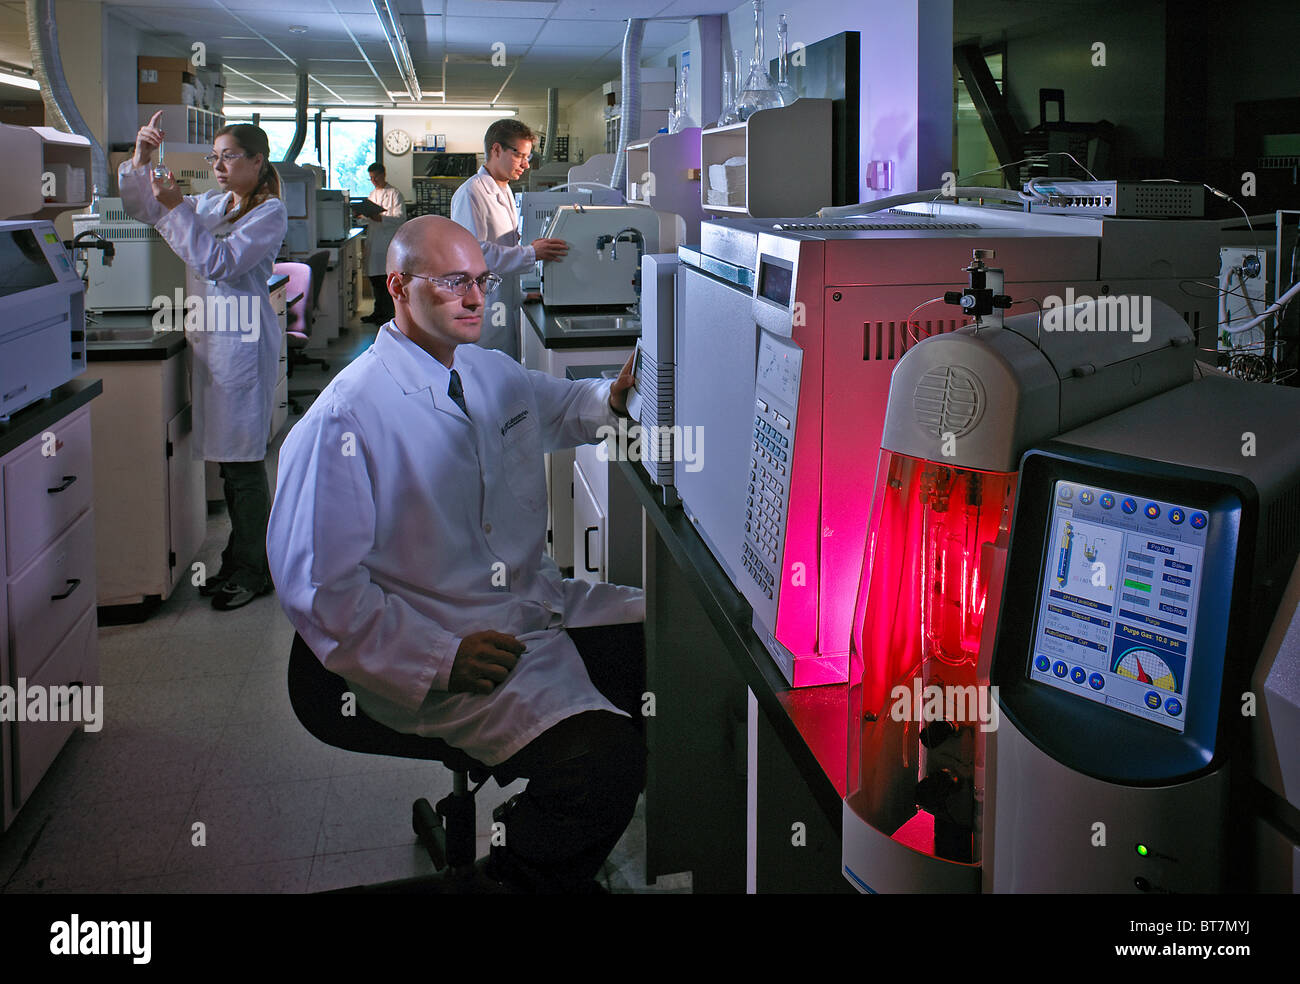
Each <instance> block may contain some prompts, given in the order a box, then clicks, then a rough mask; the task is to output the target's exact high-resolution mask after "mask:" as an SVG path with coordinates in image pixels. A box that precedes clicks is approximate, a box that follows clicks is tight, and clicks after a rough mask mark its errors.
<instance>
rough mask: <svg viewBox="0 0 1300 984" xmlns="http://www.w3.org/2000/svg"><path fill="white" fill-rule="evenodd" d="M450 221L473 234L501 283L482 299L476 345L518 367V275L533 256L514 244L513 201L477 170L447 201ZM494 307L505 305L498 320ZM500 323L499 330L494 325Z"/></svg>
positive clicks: (516, 234) (485, 173)
mask: <svg viewBox="0 0 1300 984" xmlns="http://www.w3.org/2000/svg"><path fill="white" fill-rule="evenodd" d="M451 220H452V221H453V222H455V223H456V224H457V225H459V226H462V227H464V228H466V229H468V230H469V231H470V232H471V233H473V234H474V238H475V239H477V240H478V241H479V246H480V247H481V248H482V250H483V260H484V262H485V263H487V268H488V269H489V270H491V271H492V272H493V273H495V274H497V276H499V277H501V278H502V283H501V286H500V287H498V288H497V291H496V295H495V296H494V297H490V298H488V308H487V311H486V312H485V313H484V317H483V333H482V336H481V337H480V338H479V341H478V344H479V345H481V346H483V347H484V348H495V349H500V350H501V351H502V352H505V353H506V354H507V355H509V356H511V357H512V358H514V359H515V360H516V361H518V360H519V354H520V353H519V305H520V303H521V298H520V294H519V274H521V273H525V272H527V271H528V269H529V268H530V267H532V265H533V264H534V263H536V262H537V254H536V253H535V252H534V251H533V247H532V246H531V245H528V244H525V245H522V246H521V245H520V244H519V214H518V212H516V210H515V199H514V196H513V195H512V194H511V193H510V192H509V191H508V190H507V189H505V188H502V187H501V186H500V185H499V184H497V183H496V179H495V178H493V177H492V175H490V174H489V173H488V170H487V168H486V167H480V168H479V169H478V174H476V175H474V177H472V178H470V179H469V180H468V181H466V182H465V183H464V184H462V185H461V186H460V187H459V188H457V189H456V194H454V195H453V196H452V198H451ZM498 302H499V303H501V304H503V305H505V309H504V316H500V315H498V316H495V317H494V313H495V312H494V310H493V305H494V304H496V303H498ZM503 321H504V324H500V323H499V322H503ZM493 322H498V323H496V324H494V323H493Z"/></svg>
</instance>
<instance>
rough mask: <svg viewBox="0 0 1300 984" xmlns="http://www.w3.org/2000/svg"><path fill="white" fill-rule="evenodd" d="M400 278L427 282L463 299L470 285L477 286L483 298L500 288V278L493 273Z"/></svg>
mask: <svg viewBox="0 0 1300 984" xmlns="http://www.w3.org/2000/svg"><path fill="white" fill-rule="evenodd" d="M402 276H403V277H414V278H415V279H416V280H427V281H429V282H430V283H434V284H437V285H438V286H439V287H442V288H445V289H446V290H449V291H451V292H452V293H453V294H455V295H456V296H457V297H464V296H465V295H466V294H468V293H469V285H470V284H477V285H478V289H479V290H480V291H481V292H482V294H483V296H484V297H486V296H487V295H488V294H490V293H492V292H493V291H494V290H496V289H497V288H498V287H500V286H501V278H500V277H498V276H497V275H496V274H495V273H481V274H479V275H478V276H477V277H471V276H469V275H468V274H464V273H461V274H458V275H456V276H454V277H426V276H425V275H424V274H422V273H404V274H402Z"/></svg>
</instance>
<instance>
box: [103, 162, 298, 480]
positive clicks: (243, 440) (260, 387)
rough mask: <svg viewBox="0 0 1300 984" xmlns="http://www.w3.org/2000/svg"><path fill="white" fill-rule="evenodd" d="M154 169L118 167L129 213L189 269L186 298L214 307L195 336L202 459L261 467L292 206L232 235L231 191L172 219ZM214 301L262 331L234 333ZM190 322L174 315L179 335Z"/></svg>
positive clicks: (260, 210) (191, 336) (191, 334)
mask: <svg viewBox="0 0 1300 984" xmlns="http://www.w3.org/2000/svg"><path fill="white" fill-rule="evenodd" d="M151 170H152V168H151V167H149V166H146V167H142V168H133V167H132V166H131V162H130V161H129V160H127V161H124V162H123V163H122V165H121V166H120V167H119V168H118V185H119V187H120V188H121V192H122V205H123V207H124V208H125V209H126V212H127V214H128V215H130V216H131V217H132V218H134V219H138V220H139V221H141V222H147V223H148V224H149V225H151V226H153V227H154V228H155V229H157V230H158V233H159V235H161V236H162V237H163V239H164V240H165V241H166V242H167V245H168V246H170V247H171V248H172V251H173V252H175V253H176V255H177V256H179V257H180V258H181V259H182V260H183V261H184V262H185V265H186V267H187V268H188V270H187V277H186V293H187V296H189V297H193V296H198V297H203V298H205V306H204V316H203V317H202V318H201V324H200V326H199V327H200V328H201V329H202V330H187V331H186V341H187V342H188V343H189V345H190V353H191V373H190V390H191V399H192V401H193V405H194V434H195V441H194V456H195V457H196V458H204V459H206V460H208V461H261V460H262V459H263V458H265V457H266V444H267V441H268V440H269V439H270V437H271V414H272V410H273V409H274V403H275V384H276V379H277V377H278V375H279V373H278V372H277V370H278V368H279V363H280V343H281V331H280V319H279V318H278V317H277V316H276V313H275V308H274V307H272V305H271V294H270V291H269V290H268V288H267V285H266V283H267V281H268V280H269V279H270V278H271V274H272V272H273V267H274V266H275V257H276V254H277V253H278V252H279V251H280V246H281V244H282V243H283V242H284V235H285V232H286V231H287V230H288V228H289V220H288V214H287V213H286V211H285V208H284V202H282V201H281V200H280V199H278V198H272V199H270V200H269V201H265V202H263V203H262V204H261V205H259V206H257V208H255V209H253V210H252V211H251V212H249V213H248V214H247V215H245V216H244V217H243V218H242V219H240V220H239V221H238V222H237V223H235V224H234V225H233V226H232V225H231V224H230V222H229V221H228V220H227V218H226V203H227V202H228V201H229V200H230V195H231V192H222V191H208V192H204V193H203V194H202V195H198V196H195V195H186V196H185V198H184V200H183V201H182V202H181V203H180V204H179V205H177V206H176V207H175V208H173V209H171V210H170V211H169V210H168V209H167V208H165V207H164V206H162V205H160V204H159V203H158V200H157V199H155V198H154V197H153V191H152V189H151V188H150V181H149V179H150V174H151ZM207 297H213V298H217V299H223V298H232V299H234V303H236V304H242V305H244V306H243V307H242V308H241V309H240V310H241V315H242V313H244V312H246V313H247V314H248V315H249V316H250V317H251V316H252V312H253V311H254V310H256V311H257V312H258V314H257V315H256V318H257V322H256V326H255V327H254V325H253V324H252V323H251V321H250V323H248V324H244V323H242V322H243V320H244V319H243V318H242V316H241V318H240V321H239V322H238V323H236V324H233V325H232V324H230V323H229V322H228V321H226V320H225V318H224V317H222V318H217V319H212V318H209V317H207V314H208V312H209V311H212V312H214V313H215V312H224V311H226V310H227V308H225V305H226V304H227V303H229V302H227V301H221V303H220V305H211V306H209V305H208V304H207V302H206V298H207ZM240 298H245V300H242V301H241V300H240ZM169 300H170V299H169ZM254 305H255V308H254ZM183 313H184V312H175V317H176V319H177V321H176V327H178V328H179V327H180V325H181V321H180V318H181V316H182V315H183ZM192 327H194V326H193V325H187V328H192ZM222 328H224V329H225V330H213V329H222ZM231 329H235V330H231Z"/></svg>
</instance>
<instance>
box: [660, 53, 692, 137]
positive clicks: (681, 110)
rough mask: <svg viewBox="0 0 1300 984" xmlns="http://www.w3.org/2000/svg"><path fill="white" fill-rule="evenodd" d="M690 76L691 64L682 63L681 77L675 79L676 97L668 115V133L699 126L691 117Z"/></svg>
mask: <svg viewBox="0 0 1300 984" xmlns="http://www.w3.org/2000/svg"><path fill="white" fill-rule="evenodd" d="M690 76H691V66H690V65H683V66H682V77H681V78H680V79H678V80H677V98H676V101H675V108H674V110H673V112H672V113H671V114H670V116H669V124H668V132H669V133H681V131H683V130H686V129H688V128H690V127H693V126H699V124H698V123H696V122H695V120H694V119H692V118H691V99H690V88H689V87H688V83H689V80H690Z"/></svg>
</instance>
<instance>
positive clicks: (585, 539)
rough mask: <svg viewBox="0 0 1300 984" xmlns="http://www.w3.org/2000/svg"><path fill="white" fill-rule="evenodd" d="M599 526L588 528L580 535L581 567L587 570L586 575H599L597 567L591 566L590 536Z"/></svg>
mask: <svg viewBox="0 0 1300 984" xmlns="http://www.w3.org/2000/svg"><path fill="white" fill-rule="evenodd" d="M598 529H600V527H599V526H588V527H587V529H586V531H585V532H584V533H583V534H582V554H583V556H582V566H583V567H585V568H586V569H587V573H588V574H599V573H600V568H599V567H592V566H591V534H593V533H595V532H596V531H597V530H598Z"/></svg>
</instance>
